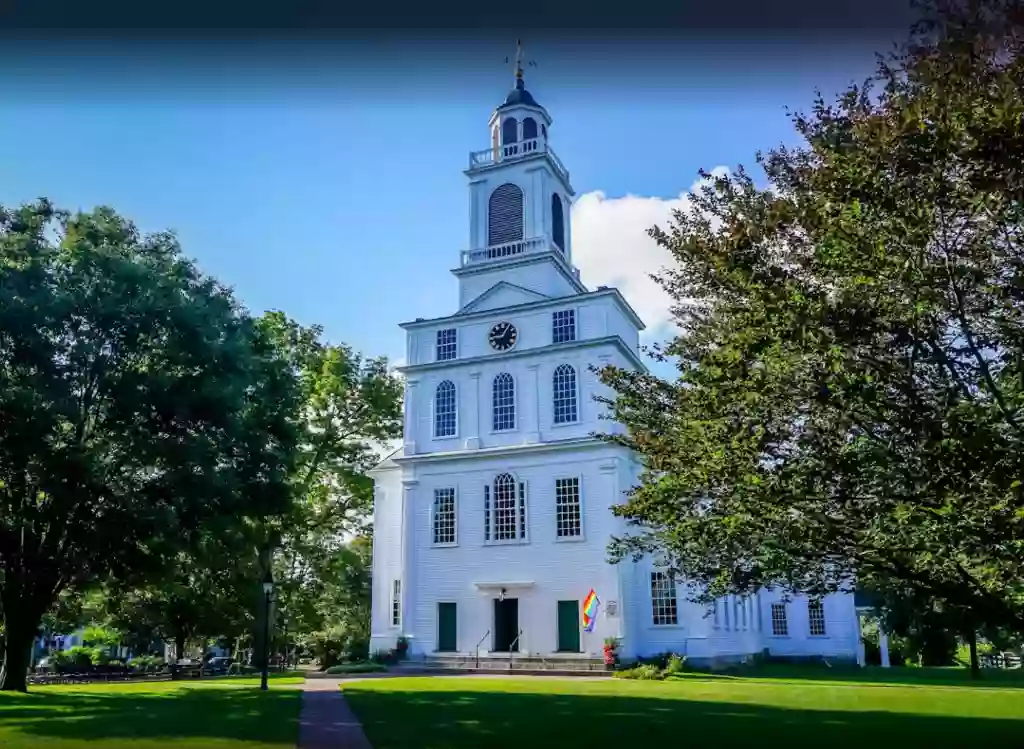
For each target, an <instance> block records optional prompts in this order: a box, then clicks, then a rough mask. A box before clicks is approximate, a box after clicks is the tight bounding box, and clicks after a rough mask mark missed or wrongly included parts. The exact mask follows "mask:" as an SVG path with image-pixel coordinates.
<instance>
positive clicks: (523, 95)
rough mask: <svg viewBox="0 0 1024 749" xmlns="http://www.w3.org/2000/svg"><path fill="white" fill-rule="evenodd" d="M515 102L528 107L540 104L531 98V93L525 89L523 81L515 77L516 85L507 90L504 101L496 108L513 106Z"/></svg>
mask: <svg viewBox="0 0 1024 749" xmlns="http://www.w3.org/2000/svg"><path fill="white" fill-rule="evenodd" d="M517 104H525V105H526V106H528V107H539V106H540V104H538V103H537V100H536V99H534V98H533V94H531V93H530V92H529V91H527V90H526V86H525V84H524V83H523V79H522V78H517V79H516V87H515V88H514V89H512V90H511V91H509V92H508V96H506V97H505V103H504V104H502V105H501V106H500V107H498V109H504V108H505V107H514V106H516V105H517Z"/></svg>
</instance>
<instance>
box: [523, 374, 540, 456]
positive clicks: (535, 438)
mask: <svg viewBox="0 0 1024 749" xmlns="http://www.w3.org/2000/svg"><path fill="white" fill-rule="evenodd" d="M526 368H527V370H529V372H530V374H529V375H528V378H529V380H530V389H531V390H532V391H533V403H532V404H530V403H529V402H528V405H530V406H531V408H529V409H528V413H529V422H528V423H527V424H525V425H524V426H525V427H526V430H525V431H526V437H525V438H524V440H523V441H524V442H525V443H527V444H534V443H537V442H540V404H541V393H540V365H539V364H529V365H527V367H526Z"/></svg>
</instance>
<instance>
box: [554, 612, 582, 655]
mask: <svg viewBox="0 0 1024 749" xmlns="http://www.w3.org/2000/svg"><path fill="white" fill-rule="evenodd" d="M558 652H559V653H578V652H580V603H579V601H559V602H558Z"/></svg>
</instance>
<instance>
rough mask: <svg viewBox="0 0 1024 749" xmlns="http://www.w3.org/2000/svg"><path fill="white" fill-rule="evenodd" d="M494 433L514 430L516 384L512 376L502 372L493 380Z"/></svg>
mask: <svg viewBox="0 0 1024 749" xmlns="http://www.w3.org/2000/svg"><path fill="white" fill-rule="evenodd" d="M493 401H494V431H496V432H498V431H501V430H503V429H515V428H516V383H515V380H513V379H512V375H510V374H509V373H508V372H502V373H501V374H500V375H498V376H497V377H495V378H494V387H493Z"/></svg>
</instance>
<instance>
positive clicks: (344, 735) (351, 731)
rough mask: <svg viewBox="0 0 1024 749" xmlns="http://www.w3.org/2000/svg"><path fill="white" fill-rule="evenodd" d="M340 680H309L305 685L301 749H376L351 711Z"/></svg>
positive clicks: (303, 688) (300, 729)
mask: <svg viewBox="0 0 1024 749" xmlns="http://www.w3.org/2000/svg"><path fill="white" fill-rule="evenodd" d="M340 683H341V680H340V679H307V680H306V682H305V683H304V684H303V685H302V713H301V715H300V717H299V744H298V749H373V748H372V747H371V746H370V742H369V740H368V739H367V738H366V734H365V733H363V727H362V726H361V725H359V720H358V719H357V718H356V716H355V715H354V714H353V713H352V711H351V710H350V709H349V706H348V703H347V702H345V696H344V695H343V694H342V692H341V688H340V686H339V685H340Z"/></svg>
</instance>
